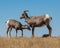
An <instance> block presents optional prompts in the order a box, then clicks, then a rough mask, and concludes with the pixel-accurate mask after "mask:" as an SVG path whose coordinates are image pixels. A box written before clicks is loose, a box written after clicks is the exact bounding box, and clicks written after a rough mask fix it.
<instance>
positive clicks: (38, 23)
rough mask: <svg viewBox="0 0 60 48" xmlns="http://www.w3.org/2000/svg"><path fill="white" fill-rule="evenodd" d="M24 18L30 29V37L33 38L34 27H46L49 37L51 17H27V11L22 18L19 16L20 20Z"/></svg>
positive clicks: (46, 15)
mask: <svg viewBox="0 0 60 48" xmlns="http://www.w3.org/2000/svg"><path fill="white" fill-rule="evenodd" d="M22 18H24V19H25V21H26V22H27V23H28V24H29V25H30V27H32V36H33V37H34V29H35V27H42V26H44V25H45V26H46V27H47V28H48V30H49V36H50V37H51V32H52V28H51V26H50V21H51V20H52V17H49V15H48V14H44V15H41V16H32V17H28V14H27V11H24V12H23V14H22V16H20V19H22Z"/></svg>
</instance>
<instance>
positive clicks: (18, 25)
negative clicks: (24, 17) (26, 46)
mask: <svg viewBox="0 0 60 48" xmlns="http://www.w3.org/2000/svg"><path fill="white" fill-rule="evenodd" d="M6 24H7V36H8V32H9V35H10V37H11V30H12V28H14V29H15V30H16V37H17V31H18V30H21V31H22V36H23V29H28V30H30V27H29V26H28V25H22V24H21V23H20V22H18V21H16V20H8V21H7V22H6Z"/></svg>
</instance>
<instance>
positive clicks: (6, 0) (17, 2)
mask: <svg viewBox="0 0 60 48" xmlns="http://www.w3.org/2000/svg"><path fill="white" fill-rule="evenodd" d="M26 9H27V10H29V12H28V15H29V17H31V16H38V15H42V14H46V13H47V14H49V15H50V16H51V17H52V18H53V19H52V21H51V23H50V25H51V27H52V29H53V31H52V36H60V22H59V21H60V1H59V0H0V36H3V37H4V36H6V29H7V28H6V24H5V22H6V21H7V20H9V19H15V20H17V21H19V22H21V23H22V24H23V25H24V24H26V23H25V21H24V19H22V20H21V19H19V17H20V16H21V14H22V12H23V11H24V10H26ZM31 33H32V31H29V30H24V36H29V37H30V36H31ZM46 33H48V29H47V28H46V26H44V27H38V28H35V36H37V37H38V36H42V35H43V34H46ZM11 34H12V36H15V30H14V29H13V30H12V33H11ZM18 36H21V31H18Z"/></svg>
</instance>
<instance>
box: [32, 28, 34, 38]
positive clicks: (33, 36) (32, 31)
mask: <svg viewBox="0 0 60 48" xmlns="http://www.w3.org/2000/svg"><path fill="white" fill-rule="evenodd" d="M32 37H34V27H32Z"/></svg>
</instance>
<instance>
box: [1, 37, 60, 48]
mask: <svg viewBox="0 0 60 48" xmlns="http://www.w3.org/2000/svg"><path fill="white" fill-rule="evenodd" d="M0 48H60V37H44V38H42V37H34V38H33V37H30V38H28V37H17V38H16V37H13V38H4V37H0Z"/></svg>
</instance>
